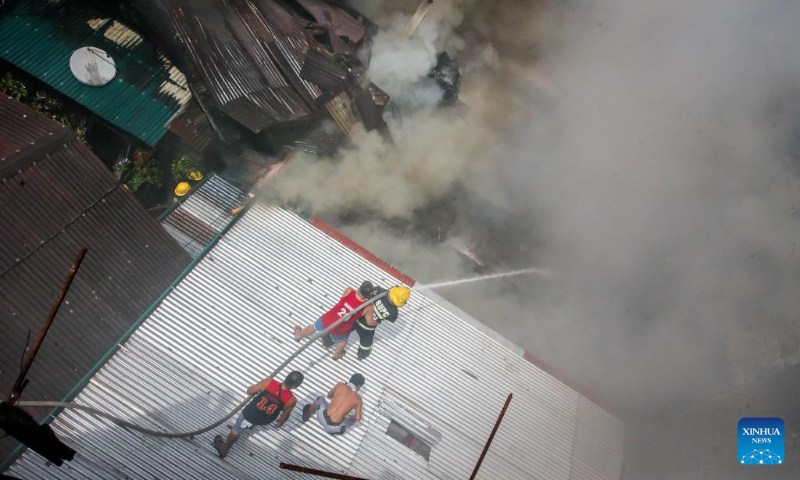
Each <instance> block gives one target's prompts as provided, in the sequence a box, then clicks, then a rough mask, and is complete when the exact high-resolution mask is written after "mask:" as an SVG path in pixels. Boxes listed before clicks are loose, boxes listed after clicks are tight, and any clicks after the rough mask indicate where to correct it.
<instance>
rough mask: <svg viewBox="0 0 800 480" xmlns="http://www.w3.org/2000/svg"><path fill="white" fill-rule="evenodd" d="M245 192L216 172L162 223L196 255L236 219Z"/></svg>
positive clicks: (193, 255)
mask: <svg viewBox="0 0 800 480" xmlns="http://www.w3.org/2000/svg"><path fill="white" fill-rule="evenodd" d="M241 196H242V191H241V190H239V189H238V188H236V187H234V186H233V185H231V184H230V183H228V182H227V181H225V180H224V179H222V178H221V177H219V176H217V175H212V176H210V177H209V178H208V180H206V181H205V182H203V184H202V185H200V187H199V188H198V189H197V190H196V191H193V192H191V194H190V196H189V197H188V198H187V199H186V200H185V201H184V202H183V203H181V205H180V206H178V207H177V208H175V209H174V210H172V211H171V212H170V213H169V214H168V215H167V216H166V217H165V218H164V219H163V220H162V221H161V225H162V226H163V227H164V230H166V231H167V233H169V234H170V235H171V236H172V238H174V239H175V241H176V242H178V243H179V244H180V245H181V247H183V249H184V250H186V252H187V253H188V254H189V255H191V256H192V257H196V256H197V255H199V254H200V252H202V251H203V249H204V248H205V247H206V245H208V244H209V243H211V241H212V240H213V239H214V237H216V236H217V234H218V233H219V232H221V231H222V230H223V229H224V228H225V227H226V226H227V225H228V224H229V223H230V222H231V221H232V220H233V216H232V215H231V210H232V209H234V208H236V207H238V206H239V204H240V201H241Z"/></svg>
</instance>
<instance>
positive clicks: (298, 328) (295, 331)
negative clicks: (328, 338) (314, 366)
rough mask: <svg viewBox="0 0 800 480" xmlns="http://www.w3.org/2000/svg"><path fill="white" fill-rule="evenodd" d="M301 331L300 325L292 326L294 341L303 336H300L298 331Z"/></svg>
mask: <svg viewBox="0 0 800 480" xmlns="http://www.w3.org/2000/svg"><path fill="white" fill-rule="evenodd" d="M302 331H303V329H302V328H300V326H295V327H294V339H295V341H298V342H299V341H300V339H301V338H303V337H301V336H300V333H302Z"/></svg>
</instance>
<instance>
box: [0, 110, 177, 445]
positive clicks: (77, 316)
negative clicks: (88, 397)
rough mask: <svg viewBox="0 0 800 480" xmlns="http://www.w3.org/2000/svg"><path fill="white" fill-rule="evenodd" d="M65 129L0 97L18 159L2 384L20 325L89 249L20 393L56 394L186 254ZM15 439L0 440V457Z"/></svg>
mask: <svg viewBox="0 0 800 480" xmlns="http://www.w3.org/2000/svg"><path fill="white" fill-rule="evenodd" d="M65 130H67V129H64V128H63V127H62V126H61V124H59V123H58V122H55V121H54V120H51V119H49V118H47V117H45V116H44V115H41V114H39V113H38V112H36V111H34V110H33V109H31V108H29V107H27V106H25V105H22V104H21V103H19V102H17V101H15V100H13V99H10V98H8V97H5V96H3V97H0V151H4V152H5V151H7V150H8V149H9V148H10V149H13V150H14V153H15V154H16V155H17V157H16V165H17V166H18V167H19V168H18V169H14V172H13V173H11V174H9V175H8V176H4V177H3V179H2V180H1V181H0V325H2V329H3V334H2V335H0V365H2V368H0V391H8V389H10V387H11V384H12V383H13V381H14V378H15V377H16V375H17V369H16V365H18V364H19V359H20V355H21V354H22V352H23V350H24V348H25V338H26V335H27V333H28V331H29V330H30V331H32V332H33V333H32V336H34V337H35V335H36V332H38V330H39V328H40V327H41V324H42V322H43V321H44V319H45V317H46V316H47V312H48V311H49V309H50V306H51V303H52V301H53V299H54V298H55V295H56V293H57V292H58V290H59V288H60V287H61V284H62V282H63V280H64V276H65V275H66V272H67V271H68V270H69V266H70V265H71V263H72V261H73V259H74V256H75V254H76V253H77V251H78V249H79V248H80V247H82V246H86V247H87V248H88V250H89V251H88V254H87V256H86V260H85V261H84V262H83V265H82V266H81V269H80V270H79V272H78V274H77V276H76V277H75V281H74V283H73V285H72V289H71V290H70V292H69V294H68V295H67V297H66V301H65V303H64V306H63V307H62V309H61V311H60V312H59V314H58V316H57V317H56V319H55V322H54V324H53V327H52V328H51V330H50V333H49V334H48V336H47V339H46V340H45V343H44V345H43V347H42V349H41V350H40V352H39V355H38V356H37V358H36V361H35V362H34V364H33V368H32V370H31V371H30V374H29V375H28V376H29V378H30V379H31V383H30V385H29V386H28V387H27V389H26V390H25V395H24V397H25V398H48V399H57V398H63V397H64V396H65V395H66V394H67V393H68V392H69V391H70V390H71V389H72V388H73V387H74V386H75V385H76V384H77V383H78V381H79V380H80V379H81V378H82V377H83V375H85V374H86V372H87V371H88V370H89V369H90V368H91V367H92V366H93V365H94V364H95V363H96V362H97V361H98V360H99V359H100V358H101V357H102V356H103V354H105V352H106V351H107V350H108V349H109V348H110V347H111V346H112V345H113V344H114V342H116V341H117V339H118V338H119V337H120V336H121V335H122V333H123V332H124V331H125V330H127V329H128V328H129V327H130V326H131V325H132V324H133V323H134V322H135V321H136V320H137V319H138V318H139V316H140V315H141V314H142V313H144V311H145V310H146V309H147V307H148V306H149V305H150V304H152V303H153V301H154V300H155V299H156V298H157V297H158V296H159V295H160V294H161V292H162V291H163V290H164V289H165V288H166V287H167V285H169V284H170V282H172V281H173V280H174V279H175V278H176V277H177V275H178V274H179V273H180V272H181V271H182V270H183V268H184V267H185V266H186V265H188V263H189V261H190V258H189V256H188V255H187V254H186V253H185V252H184V251H183V250H182V249H181V248H180V246H179V245H178V244H177V243H176V242H175V241H174V240H173V239H172V238H170V236H169V235H167V234H166V232H164V230H163V229H162V228H161V227H160V225H159V224H158V223H157V222H155V221H154V220H153V219H152V218H150V216H149V214H148V213H147V212H146V211H145V210H144V208H142V207H141V206H140V205H139V203H138V202H137V201H136V199H135V198H134V197H133V195H131V194H130V193H129V192H128V191H127V190H125V189H124V188H123V187H121V186H119V183H118V180H117V178H116V177H115V176H114V175H113V174H112V173H111V172H110V171H109V170H108V169H107V168H106V167H105V166H104V165H103V164H102V162H101V161H100V160H99V159H98V158H97V157H95V156H94V154H93V153H92V152H91V151H90V150H89V149H88V148H87V147H86V145H84V144H83V143H82V142H80V141H78V140H75V137H74V134H73V135H72V136H61V137H58V135H59V134H60V132H64V131H65ZM67 131H69V130H67ZM51 133H52V134H53V135H51ZM54 137H58V138H60V141H58V142H57V143H51V144H49V146H48V148H47V149H44V150H43V149H40V148H38V146H39V145H44V144H47V142H48V141H50V139H52V138H54ZM15 139H17V140H20V141H16V140H15ZM23 143H27V144H28V145H27V146H25V145H22V144H23ZM20 147H22V148H20ZM16 150H20V151H19V152H17V151H16ZM34 413H35V414H37V415H38V418H42V417H43V415H44V414H45V413H46V411H45V410H40V411H36V412H34ZM15 444H16V442H14V441H13V440H11V439H10V437H9V438H5V439H3V440H0V458H5V457H6V456H7V455H8V454H9V453H10V452H11V450H12V449H13V447H14V445H15Z"/></svg>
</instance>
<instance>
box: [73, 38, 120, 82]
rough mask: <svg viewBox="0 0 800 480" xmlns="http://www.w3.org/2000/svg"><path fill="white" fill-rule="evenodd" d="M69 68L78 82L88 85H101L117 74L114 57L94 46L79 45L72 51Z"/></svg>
mask: <svg viewBox="0 0 800 480" xmlns="http://www.w3.org/2000/svg"><path fill="white" fill-rule="evenodd" d="M69 69H70V70H71V71H72V74H73V75H75V78H77V79H78V81H79V82H81V83H83V84H86V85H89V86H90V87H102V86H103V85H106V84H108V82H110V81H111V80H113V79H114V76H115V75H116V74H117V67H116V65H115V64H114V59H113V58H111V56H110V55H109V54H107V53H106V52H105V51H103V50H101V49H99V48H96V47H81V48H79V49H77V50H75V51H74V52H72V56H71V57H69Z"/></svg>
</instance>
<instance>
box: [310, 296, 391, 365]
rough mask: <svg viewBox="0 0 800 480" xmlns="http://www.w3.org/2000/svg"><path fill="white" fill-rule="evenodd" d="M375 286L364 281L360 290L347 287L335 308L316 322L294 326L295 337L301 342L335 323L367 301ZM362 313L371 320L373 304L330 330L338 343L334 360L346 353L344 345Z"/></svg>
mask: <svg viewBox="0 0 800 480" xmlns="http://www.w3.org/2000/svg"><path fill="white" fill-rule="evenodd" d="M374 288H375V287H374V286H373V285H372V282H369V281H365V282H364V283H362V284H361V287H359V289H358V290H356V289H354V288H351V287H347V289H345V291H344V294H343V295H342V298H340V299H339V302H338V303H337V304H336V305H334V306H333V308H331V309H330V310H328V311H327V312H325V313H323V314H322V316H321V317H319V318H318V319H317V321H316V322H314V324H312V325H308V326H307V327H305V328H301V327H300V326H299V325H298V326H296V327H294V339H295V340H297V341H298V342H299V341H300V339H301V338H303V337H307V336H308V335H311V334H312V333H314V332H320V331H322V330H325V329H326V328H328V327H329V326H331V325H333V324H334V323H335V322H336V321H337V320H339V319H340V318H342V317H344V316H345V315H347V314H348V313H350V312H352V311H353V310H355V309H356V308H358V307H359V306H361V304H362V303H364V302H366V301H367V298H368V297H369V292H371V291H372V290H373V289H374ZM362 315H363V316H364V317H365V318H369V319H370V320H371V319H372V305H369V306H367V307H366V308H364V309H363V310H361V312H360V313H358V314H355V315H351V316H350V318H348V319H347V320H345V321H344V322H342V323H340V324H338V325H336V326H335V327H333V328H332V329H331V330H330V331H329V332H328V334H330V336H331V338H332V339H333V341H334V342H335V343H336V351H335V352H334V354H333V359H334V360H338V359H340V358H342V356H343V355H344V347H345V345H347V338H348V337H349V336H350V332H351V331H353V324H354V323H355V321H356V317H360V316H362Z"/></svg>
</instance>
